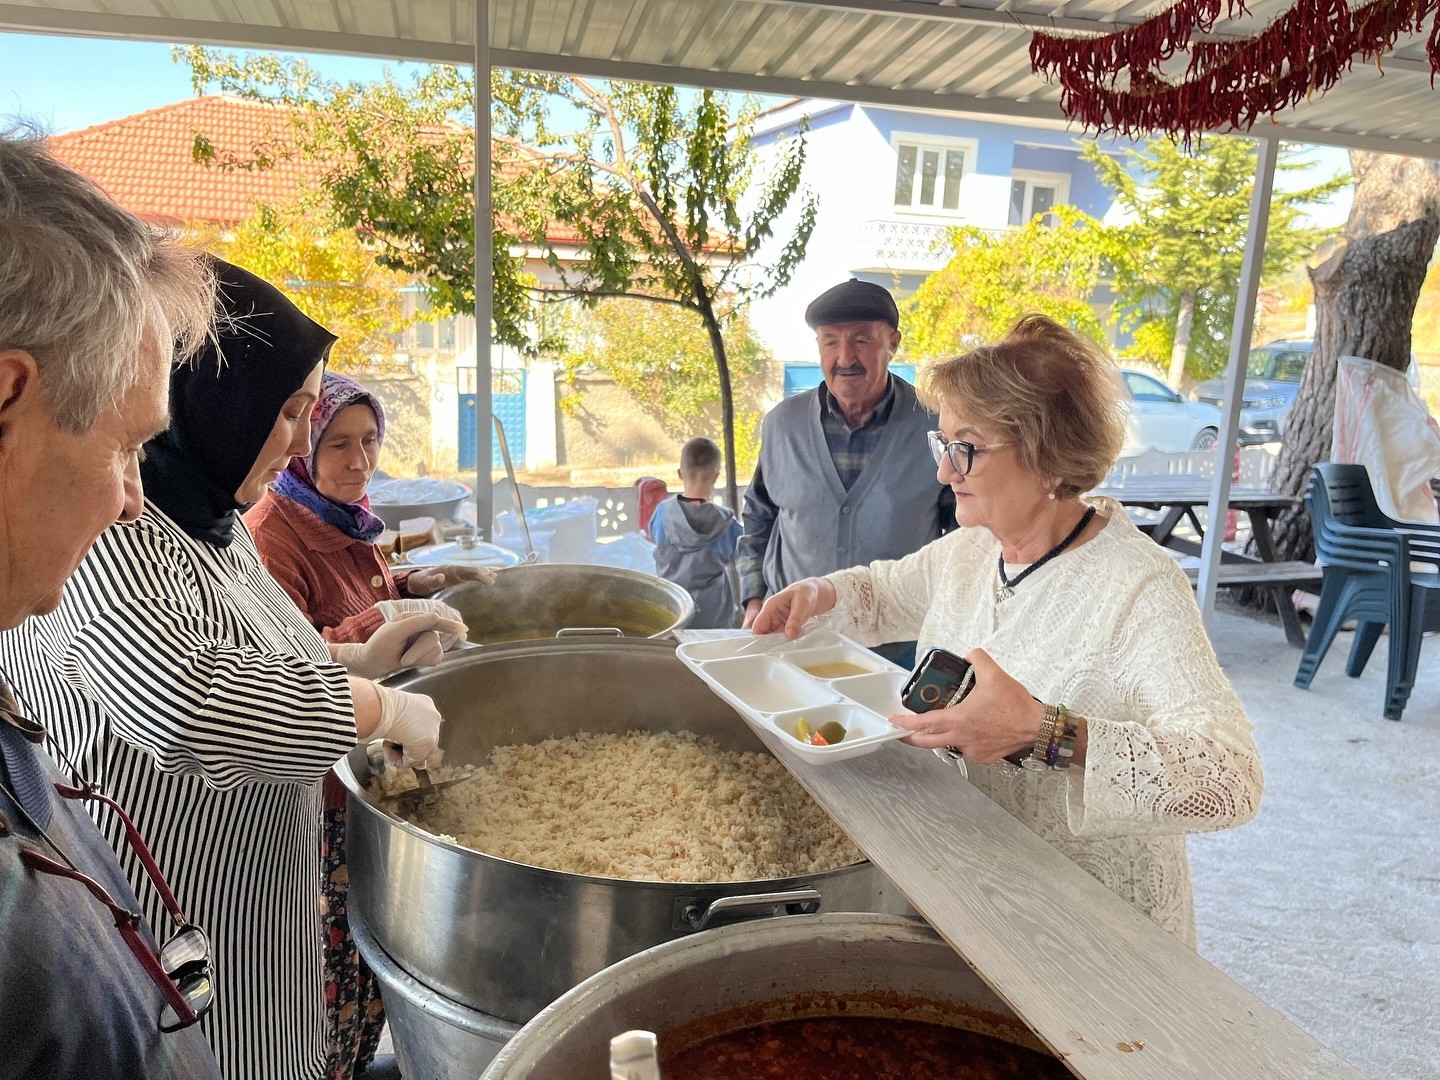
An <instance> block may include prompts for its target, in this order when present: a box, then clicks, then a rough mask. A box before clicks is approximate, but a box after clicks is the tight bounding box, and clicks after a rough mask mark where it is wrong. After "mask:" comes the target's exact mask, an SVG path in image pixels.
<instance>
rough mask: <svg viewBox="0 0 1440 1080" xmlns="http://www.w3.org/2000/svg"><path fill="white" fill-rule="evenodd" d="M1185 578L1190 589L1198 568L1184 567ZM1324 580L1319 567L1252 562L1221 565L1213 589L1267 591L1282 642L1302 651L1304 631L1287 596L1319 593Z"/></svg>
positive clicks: (1290, 563)
mask: <svg viewBox="0 0 1440 1080" xmlns="http://www.w3.org/2000/svg"><path fill="white" fill-rule="evenodd" d="M1185 576H1186V577H1188V578H1189V579H1190V587H1191V588H1194V587H1196V586H1197V585H1199V584H1200V568H1199V567H1198V566H1194V567H1186V568H1185ZM1324 576H1325V575H1324V572H1323V571H1322V570H1321V569H1320V567H1318V566H1315V565H1313V564H1312V563H1307V562H1256V561H1252V560H1249V559H1247V560H1245V561H1244V562H1222V563H1221V564H1220V567H1219V576H1218V577H1217V578H1216V580H1215V585H1216V587H1217V588H1221V589H1268V590H1269V591H1270V596H1271V597H1272V598H1273V599H1274V601H1275V613H1276V614H1277V615H1279V616H1280V624H1281V625H1282V626H1283V627H1284V628H1285V639H1286V640H1287V641H1289V642H1290V644H1291V645H1294V646H1295V647H1296V648H1300V649H1303V648H1304V647H1305V631H1304V630H1303V629H1302V628H1301V626H1300V620H1299V618H1297V617H1296V615H1295V608H1294V606H1293V605H1292V604H1291V603H1290V592H1291V590H1293V589H1305V590H1306V591H1307V592H1319V591H1320V582H1321V581H1322V580H1323V579H1324Z"/></svg>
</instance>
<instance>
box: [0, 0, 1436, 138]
mask: <svg viewBox="0 0 1440 1080" xmlns="http://www.w3.org/2000/svg"><path fill="white" fill-rule="evenodd" d="M1160 6H1161V5H1160V4H1157V3H1156V2H1155V0H1133V2H1128V3H1127V2H1124V0H1074V2H1071V3H1065V2H1061V3H1058V4H1051V3H1044V2H1040V0H1020V2H1018V3H1012V2H1011V0H967V2H966V3H964V4H949V3H935V2H931V0H491V2H490V4H489V25H490V50H491V51H490V59H491V62H492V63H493V64H495V65H496V66H500V67H519V68H533V69H538V70H547V71H564V72H572V73H575V74H581V75H590V76H596V77H613V78H631V79H642V80H649V81H655V82H671V83H680V84H687V85H701V86H714V87H718V88H723V89H731V90H743V91H753V92H756V93H766V94H780V95H787V96H799V97H822V98H837V99H840V100H848V101H857V102H864V103H872V104H880V105H897V106H903V107H908V108H924V109H934V110H941V111H946V112H959V113H966V114H970V115H987V116H996V117H1002V118H1006V119H1009V120H1015V121H1021V122H1028V123H1034V124H1039V125H1044V126H1047V127H1055V126H1063V125H1064V123H1065V121H1064V118H1063V117H1062V116H1061V115H1060V112H1059V109H1058V108H1057V105H1056V102H1057V100H1058V97H1059V90H1058V87H1055V86H1053V85H1049V84H1047V83H1046V82H1044V81H1043V80H1041V79H1039V78H1037V77H1036V76H1034V75H1033V74H1031V72H1030V61H1029V54H1028V48H1029V42H1030V34H1031V32H1032V31H1033V30H1035V29H1037V28H1051V29H1054V30H1057V31H1061V32H1068V33H1086V32H1091V33H1096V32H1105V31H1107V30H1111V29H1114V28H1115V27H1116V26H1117V25H1124V24H1129V23H1134V22H1138V21H1140V20H1141V19H1143V18H1144V17H1145V15H1146V14H1147V13H1153V12H1154V11H1156V10H1158V9H1159V8H1160ZM1287 6H1288V2H1287V0H1252V2H1251V4H1250V7H1251V10H1252V12H1253V15H1252V17H1251V18H1249V19H1246V20H1242V21H1236V22H1231V23H1225V24H1222V25H1219V26H1217V27H1216V29H1215V36H1230V35H1235V34H1237V33H1241V32H1246V31H1249V30H1253V28H1254V27H1255V26H1257V25H1263V24H1264V23H1266V22H1269V21H1271V20H1273V19H1274V18H1276V17H1277V16H1278V15H1279V14H1280V13H1281V12H1283V11H1284V10H1285V8H1286V7H1287ZM475 12H476V0H20V2H11V3H3V2H0V28H3V29H8V30H15V31H32V32H33V31H41V32H51V33H66V34H83V35H87V36H95V37H126V38H145V39H152V40H160V41H185V42H199V43H205V44H217V45H234V46H243V47H251V48H267V49H284V50H294V51H307V52H335V53H351V54H356V55H363V56H379V57H389V58H394V59H397V60H433V61H442V62H447V63H455V64H472V63H473V62H474V59H475V52H474V49H475V34H474V25H473V24H474V20H475ZM1382 66H1383V68H1384V72H1385V73H1384V76H1383V77H1382V76H1381V75H1380V73H1379V72H1378V71H1377V70H1376V68H1375V67H1374V66H1373V65H1372V66H1368V67H1358V66H1357V68H1356V70H1354V71H1352V72H1350V73H1349V75H1348V76H1347V77H1346V78H1345V79H1344V80H1343V81H1342V82H1341V83H1340V85H1339V86H1337V87H1336V88H1334V89H1332V90H1331V91H1330V92H1329V93H1327V94H1324V95H1322V96H1320V97H1318V98H1316V99H1314V100H1313V101H1310V102H1307V103H1305V104H1302V105H1300V106H1298V107H1296V108H1294V109H1291V110H1287V111H1286V112H1284V113H1282V114H1280V116H1279V117H1278V118H1277V120H1276V121H1275V123H1273V124H1266V125H1264V127H1265V133H1266V134H1270V135H1275V136H1279V137H1281V138H1285V139H1293V140H1296V141H1301V142H1316V143H1329V144H1333V145H1338V146H1353V147H1359V148H1362V149H1374V150H1384V151H1388V152H1391V153H1401V154H1414V155H1419V156H1424V157H1440V124H1437V123H1436V119H1437V117H1440V90H1436V89H1432V87H1431V85H1430V67H1429V64H1428V62H1427V61H1426V59H1425V55H1424V41H1423V37H1422V36H1419V35H1416V36H1413V37H1410V38H1407V39H1404V40H1402V41H1401V42H1400V43H1399V44H1398V45H1397V48H1396V50H1395V51H1394V53H1393V55H1391V56H1389V57H1387V58H1386V59H1385V60H1384V62H1383V65H1382ZM1259 133H1260V132H1259V131H1257V134H1259Z"/></svg>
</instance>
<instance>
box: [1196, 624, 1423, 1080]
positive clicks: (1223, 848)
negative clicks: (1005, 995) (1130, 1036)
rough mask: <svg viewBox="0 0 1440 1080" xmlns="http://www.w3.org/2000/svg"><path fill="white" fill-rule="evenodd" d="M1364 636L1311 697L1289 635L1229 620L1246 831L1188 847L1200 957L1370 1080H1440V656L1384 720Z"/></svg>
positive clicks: (1339, 648) (1377, 661)
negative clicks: (1257, 792) (1251, 781)
mask: <svg viewBox="0 0 1440 1080" xmlns="http://www.w3.org/2000/svg"><path fill="white" fill-rule="evenodd" d="M1351 637H1352V635H1350V634H1341V635H1340V636H1339V638H1337V640H1336V642H1335V644H1334V645H1333V646H1332V647H1331V650H1330V653H1329V655H1327V656H1326V658H1325V663H1324V664H1323V665H1322V666H1321V668H1320V671H1319V673H1318V674H1317V675H1316V677H1315V681H1314V683H1313V684H1312V686H1311V689H1310V690H1308V691H1306V690H1297V689H1296V688H1295V687H1294V685H1293V680H1294V677H1295V668H1296V665H1297V664H1298V662H1299V651H1298V650H1296V649H1293V648H1291V647H1290V646H1289V645H1287V644H1286V642H1285V638H1284V635H1283V634H1282V633H1281V631H1280V628H1279V624H1278V621H1271V622H1265V621H1262V620H1261V619H1259V618H1256V617H1254V616H1251V615H1248V614H1240V613H1236V612H1235V611H1234V610H1233V609H1232V610H1231V611H1228V612H1222V613H1221V614H1220V615H1219V616H1218V617H1217V621H1216V625H1215V628H1214V633H1213V634H1212V638H1213V640H1214V641H1215V645H1216V652H1217V653H1218V654H1219V657H1220V662H1221V664H1222V665H1223V666H1224V667H1225V670H1226V671H1227V673H1228V674H1229V676H1230V678H1231V680H1232V682H1233V683H1234V685H1235V689H1236V691H1237V692H1238V693H1239V695H1240V698H1241V700H1242V701H1243V702H1244V703H1245V706H1246V709H1247V710H1248V712H1249V714H1250V719H1251V722H1252V723H1253V724H1254V726H1255V740H1256V742H1257V743H1258V745H1259V747H1260V752H1261V757H1262V761H1263V763H1264V767H1265V797H1264V799H1263V800H1262V802H1261V807H1260V813H1259V815H1258V816H1257V817H1256V819H1255V820H1254V821H1253V822H1251V823H1250V824H1248V825H1246V826H1244V827H1242V828H1239V829H1234V830H1231V831H1229V832H1224V833H1215V834H1207V835H1200V836H1192V837H1191V838H1190V859H1191V864H1192V869H1193V872H1194V877H1195V904H1196V910H1197V916H1198V921H1199V930H1200V951H1201V953H1202V954H1203V955H1204V956H1205V957H1206V958H1207V959H1208V960H1210V961H1211V962H1212V963H1214V964H1215V965H1217V966H1218V967H1220V968H1221V969H1222V970H1224V971H1225V972H1227V973H1228V974H1229V975H1230V976H1231V977H1233V978H1235V979H1236V980H1238V981H1239V982H1241V983H1242V984H1244V985H1245V986H1246V987H1248V988H1249V989H1250V990H1252V991H1253V992H1254V993H1255V994H1256V995H1258V996H1259V997H1260V998H1262V999H1263V1000H1265V1001H1267V1002H1269V1003H1270V1004H1271V1005H1273V1006H1274V1007H1275V1008H1277V1009H1279V1010H1280V1011H1281V1012H1282V1013H1284V1014H1285V1015H1286V1016H1288V1017H1289V1018H1290V1019H1291V1020H1293V1021H1294V1022H1295V1023H1297V1024H1299V1025H1300V1026H1301V1027H1302V1028H1304V1029H1305V1030H1306V1031H1308V1032H1310V1033H1311V1034H1312V1035H1314V1036H1315V1037H1316V1038H1318V1039H1319V1040H1320V1041H1321V1042H1323V1043H1325V1044H1327V1045H1328V1046H1330V1047H1331V1048H1332V1049H1333V1050H1335V1051H1336V1052H1337V1053H1339V1054H1340V1055H1341V1056H1342V1057H1344V1058H1345V1059H1346V1060H1348V1061H1350V1062H1351V1063H1352V1064H1354V1065H1355V1066H1357V1067H1358V1068H1360V1069H1362V1070H1363V1071H1364V1072H1365V1073H1366V1074H1367V1075H1368V1076H1370V1077H1372V1078H1373V1080H1421V1078H1435V1077H1440V640H1437V639H1435V638H1430V639H1427V640H1426V642H1425V645H1424V647H1423V649H1422V651H1421V660H1420V674H1419V678H1418V680H1417V682H1416V686H1415V690H1414V693H1413V695H1412V696H1411V698H1410V704H1409V706H1408V708H1407V709H1406V710H1405V716H1404V719H1403V720H1402V721H1401V722H1399V723H1396V722H1394V721H1391V720H1385V719H1383V718H1382V715H1381V711H1382V707H1383V698H1384V692H1385V649H1386V646H1387V643H1388V639H1386V638H1382V639H1381V641H1380V644H1379V646H1378V647H1377V648H1376V651H1375V655H1374V656H1372V657H1371V659H1370V664H1369V666H1368V667H1367V669H1366V671H1365V674H1364V675H1363V676H1361V677H1360V678H1359V679H1350V678H1347V677H1346V675H1345V670H1344V668H1345V658H1346V656H1347V655H1348V654H1349V650H1350V640H1351Z"/></svg>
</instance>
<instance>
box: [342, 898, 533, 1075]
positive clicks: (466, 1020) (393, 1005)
mask: <svg viewBox="0 0 1440 1080" xmlns="http://www.w3.org/2000/svg"><path fill="white" fill-rule="evenodd" d="M350 936H351V937H353V938H354V939H355V947H356V948H357V949H359V950H360V955H361V956H363V957H364V958H365V962H366V963H367V964H369V965H370V970H371V971H372V972H374V974H375V978H376V979H377V980H378V981H379V983H380V993H381V995H382V996H383V997H384V999H385V1022H386V1023H387V1024H388V1025H389V1026H390V1040H391V1043H392V1045H393V1046H394V1047H395V1057H396V1059H397V1060H398V1062H399V1065H400V1074H401V1075H402V1076H403V1077H405V1080H452V1078H453V1080H475V1077H477V1076H479V1075H480V1073H481V1072H482V1071H483V1070H484V1068H485V1066H487V1065H489V1064H490V1062H491V1061H493V1060H494V1059H495V1055H496V1054H498V1053H499V1052H500V1050H501V1048H502V1047H503V1046H504V1045H505V1044H506V1043H507V1042H509V1041H510V1039H511V1038H513V1037H514V1035H515V1032H516V1031H518V1030H519V1029H520V1025H519V1024H512V1023H508V1022H506V1021H504V1020H500V1019H498V1018H497V1017H494V1016H487V1015H485V1014H484V1013H482V1012H479V1011H477V1010H475V1009H469V1008H466V1007H465V1006H464V1005H461V1004H458V1003H457V1002H454V1001H451V1000H450V999H449V998H446V997H444V996H443V995H441V994H437V993H436V992H435V991H434V990H431V989H430V987H428V986H426V985H425V984H424V983H422V982H421V981H420V980H419V979H417V978H415V976H413V975H411V974H410V973H409V972H408V971H406V970H405V969H404V968H402V967H401V966H400V965H399V964H397V963H395V961H394V960H392V959H390V957H389V956H387V955H386V954H385V951H384V950H383V949H381V948H380V946H379V944H378V943H377V942H376V941H375V938H374V937H372V936H371V934H370V931H369V930H368V929H367V928H366V926H365V924H364V923H363V922H362V921H361V920H360V918H359V916H358V914H357V913H356V912H355V911H354V910H352V911H351V912H350Z"/></svg>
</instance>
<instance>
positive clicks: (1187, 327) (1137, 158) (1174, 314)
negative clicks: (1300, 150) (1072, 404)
mask: <svg viewBox="0 0 1440 1080" xmlns="http://www.w3.org/2000/svg"><path fill="white" fill-rule="evenodd" d="M1083 155H1084V157H1085V159H1086V160H1087V161H1089V162H1090V163H1091V164H1092V165H1094V166H1095V168H1096V170H1097V171H1098V172H1099V174H1100V178H1101V180H1102V181H1103V182H1104V183H1105V185H1106V186H1107V187H1109V188H1110V189H1111V190H1112V191H1113V192H1115V195H1116V197H1117V199H1118V201H1119V202H1120V204H1121V205H1122V206H1123V207H1124V208H1125V209H1126V210H1128V211H1129V212H1130V214H1132V215H1133V216H1134V218H1135V220H1134V222H1133V223H1132V224H1130V225H1127V226H1124V227H1122V229H1121V233H1122V236H1123V239H1124V243H1125V246H1126V247H1127V248H1128V249H1129V250H1130V251H1131V252H1132V253H1133V255H1134V260H1133V264H1132V265H1133V273H1130V274H1128V275H1122V276H1121V278H1120V279H1119V280H1118V282H1117V284H1118V286H1119V290H1118V291H1119V293H1120V302H1121V305H1122V306H1124V307H1127V308H1129V309H1130V312H1131V313H1130V314H1129V316H1128V317H1127V318H1126V319H1125V320H1123V321H1122V325H1123V326H1125V327H1126V328H1127V329H1130V330H1132V331H1133V332H1134V336H1135V346H1134V347H1132V348H1131V349H1130V350H1129V352H1130V353H1131V354H1132V355H1136V356H1139V357H1141V358H1142V359H1146V360H1149V361H1150V362H1151V363H1154V364H1157V365H1160V366H1162V367H1163V366H1165V365H1166V364H1168V366H1169V369H1170V383H1171V385H1172V386H1174V387H1176V388H1177V389H1179V388H1180V385H1181V383H1182V382H1183V380H1184V378H1185V377H1186V376H1187V375H1188V376H1189V377H1190V378H1193V379H1204V378H1208V377H1210V376H1211V375H1214V374H1216V373H1217V372H1219V371H1221V370H1223V369H1224V367H1225V363H1226V361H1227V360H1228V359H1229V351H1230V344H1229V343H1230V327H1231V325H1232V324H1233V322H1234V320H1235V294H1236V291H1237V290H1238V288H1239V285H1240V261H1241V258H1242V257H1243V255H1244V249H1245V230H1246V222H1247V221H1248V220H1249V216H1250V212H1249V211H1250V193H1251V190H1252V188H1253V185H1254V182H1255V146H1254V144H1253V143H1252V142H1250V141H1249V140H1243V139H1231V138H1215V139H1205V140H1202V141H1200V142H1199V144H1198V148H1197V149H1196V150H1195V151H1194V152H1193V153H1187V152H1186V151H1185V150H1184V149H1183V148H1182V147H1181V146H1179V145H1177V144H1175V143H1173V142H1171V141H1170V140H1169V139H1165V138H1157V139H1153V140H1151V141H1150V142H1149V143H1147V144H1146V145H1145V146H1144V147H1143V148H1142V149H1140V150H1127V151H1126V152H1125V155H1124V159H1123V160H1122V159H1117V158H1116V157H1114V156H1112V155H1110V154H1107V153H1105V152H1103V151H1102V150H1101V149H1100V148H1099V146H1098V144H1096V143H1093V142H1091V143H1086V144H1085V145H1084V147H1083ZM1293 158H1294V153H1293V152H1282V154H1281V160H1280V164H1279V165H1278V168H1279V169H1282V170H1296V169H1303V168H1305V167H1306V165H1305V164H1304V163H1303V162H1297V161H1295V160H1293ZM1287 159H1289V160H1287ZM1346 183H1348V178H1347V177H1344V176H1338V177H1335V178H1334V179H1332V180H1328V181H1326V182H1324V183H1321V184H1315V185H1312V186H1310V187H1307V188H1303V189H1301V190H1299V191H1290V192H1277V193H1276V194H1275V196H1274V198H1273V199H1272V201H1271V206H1270V231H1269V238H1268V240H1267V241H1266V244H1265V263H1264V271H1263V274H1264V277H1265V279H1266V280H1267V281H1274V280H1276V279H1278V278H1279V277H1281V276H1282V275H1284V274H1285V273H1286V272H1287V271H1289V270H1291V269H1292V268H1293V267H1294V266H1295V265H1296V263H1298V262H1299V261H1300V260H1301V259H1303V258H1304V257H1305V256H1306V255H1308V254H1309V253H1310V252H1311V251H1312V250H1313V249H1314V247H1315V245H1316V244H1318V243H1319V242H1320V240H1321V239H1323V237H1324V235H1325V233H1324V231H1323V230H1318V229H1311V228H1306V227H1304V226H1303V225H1302V224H1301V219H1302V217H1303V215H1304V212H1305V209H1306V207H1308V206H1313V205H1315V204H1317V203H1322V202H1325V201H1326V200H1328V199H1329V198H1330V196H1331V195H1333V194H1334V193H1335V192H1336V191H1338V190H1339V189H1340V188H1342V187H1344V186H1345V184H1346Z"/></svg>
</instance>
